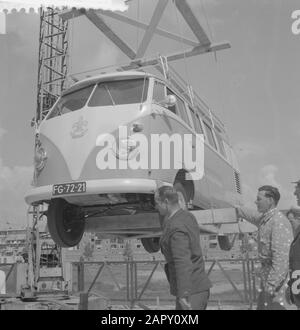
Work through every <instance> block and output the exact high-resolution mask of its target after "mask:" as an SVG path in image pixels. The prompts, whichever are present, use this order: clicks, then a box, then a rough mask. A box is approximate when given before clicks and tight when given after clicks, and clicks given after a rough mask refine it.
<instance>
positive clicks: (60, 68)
mask: <svg viewBox="0 0 300 330" xmlns="http://www.w3.org/2000/svg"><path fill="white" fill-rule="evenodd" d="M59 13H60V10H59V9H55V8H52V7H47V8H44V7H41V8H40V30H39V60H38V83H37V109H36V117H35V123H36V125H39V123H40V122H41V121H42V120H43V119H44V118H45V117H46V115H47V114H48V112H49V110H50V109H51V107H52V106H53V105H54V103H55V102H56V100H57V98H58V97H59V96H60V95H61V94H62V92H63V91H64V90H65V88H66V77H67V72H68V49H69V48H68V21H64V20H63V19H62V18H61V17H60V16H59Z"/></svg>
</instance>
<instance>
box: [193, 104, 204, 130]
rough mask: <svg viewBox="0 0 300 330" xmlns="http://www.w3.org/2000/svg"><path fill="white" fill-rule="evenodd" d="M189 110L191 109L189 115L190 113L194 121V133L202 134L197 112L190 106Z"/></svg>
mask: <svg viewBox="0 0 300 330" xmlns="http://www.w3.org/2000/svg"><path fill="white" fill-rule="evenodd" d="M190 110H191V115H192V119H193V123H194V127H195V131H196V133H198V134H203V129H202V126H201V121H200V118H199V116H198V114H197V113H195V111H194V110H193V109H192V108H191V107H190Z"/></svg>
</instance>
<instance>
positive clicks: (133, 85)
mask: <svg viewBox="0 0 300 330" xmlns="http://www.w3.org/2000/svg"><path fill="white" fill-rule="evenodd" d="M148 85H149V83H148V79H145V78H143V79H127V80H118V81H106V82H101V83H99V84H98V86H97V88H96V90H95V92H94V93H93V96H92V97H91V99H90V101H89V104H88V106H89V107H101V106H102V107H103V106H110V105H121V104H134V103H142V102H145V100H146V99H147V94H148Z"/></svg>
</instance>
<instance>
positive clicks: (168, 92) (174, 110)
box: [167, 88, 177, 114]
mask: <svg viewBox="0 0 300 330" xmlns="http://www.w3.org/2000/svg"><path fill="white" fill-rule="evenodd" d="M167 95H175V93H174V92H173V91H171V90H170V89H169V88H167ZM168 109H169V110H170V111H172V112H173V113H175V114H177V111H176V105H173V106H172V107H168Z"/></svg>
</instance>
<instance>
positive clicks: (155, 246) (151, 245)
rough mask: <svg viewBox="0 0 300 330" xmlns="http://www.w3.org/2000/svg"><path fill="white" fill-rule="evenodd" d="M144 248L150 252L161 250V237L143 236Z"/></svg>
mask: <svg viewBox="0 0 300 330" xmlns="http://www.w3.org/2000/svg"><path fill="white" fill-rule="evenodd" d="M141 242H142V244H143V247H144V249H145V250H146V251H147V252H149V253H156V252H158V251H159V250H160V245H159V237H147V238H141Z"/></svg>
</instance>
